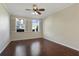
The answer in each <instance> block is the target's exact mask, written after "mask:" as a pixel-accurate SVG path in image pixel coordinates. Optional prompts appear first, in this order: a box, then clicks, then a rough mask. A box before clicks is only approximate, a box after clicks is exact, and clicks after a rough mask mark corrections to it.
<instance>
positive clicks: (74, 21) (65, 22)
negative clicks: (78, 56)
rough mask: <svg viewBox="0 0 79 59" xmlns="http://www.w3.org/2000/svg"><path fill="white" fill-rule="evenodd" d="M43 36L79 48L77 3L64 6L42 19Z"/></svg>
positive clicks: (78, 12)
mask: <svg viewBox="0 0 79 59" xmlns="http://www.w3.org/2000/svg"><path fill="white" fill-rule="evenodd" d="M43 31H44V32H43V33H44V38H46V39H48V40H50V41H54V42H57V43H59V44H63V45H65V46H68V47H71V48H73V49H76V50H79V5H74V6H71V7H68V8H65V9H63V10H61V11H59V12H57V13H55V14H53V15H51V16H49V17H48V18H46V19H45V20H44V23H43Z"/></svg>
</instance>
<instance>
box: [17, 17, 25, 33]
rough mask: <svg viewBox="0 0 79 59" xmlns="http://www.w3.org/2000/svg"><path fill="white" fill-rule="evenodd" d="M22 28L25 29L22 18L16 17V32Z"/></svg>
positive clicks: (21, 30)
mask: <svg viewBox="0 0 79 59" xmlns="http://www.w3.org/2000/svg"><path fill="white" fill-rule="evenodd" d="M24 30H25V23H24V19H19V18H16V31H17V32H24Z"/></svg>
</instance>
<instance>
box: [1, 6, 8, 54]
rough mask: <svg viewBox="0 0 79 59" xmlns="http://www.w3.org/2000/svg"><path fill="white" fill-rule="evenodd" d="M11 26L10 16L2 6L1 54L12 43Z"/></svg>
mask: <svg viewBox="0 0 79 59" xmlns="http://www.w3.org/2000/svg"><path fill="white" fill-rule="evenodd" d="M9 25H10V24H9V14H8V12H7V11H6V10H5V8H4V7H3V6H2V5H1V4H0V53H1V52H2V51H3V50H4V49H5V47H6V46H7V45H8V44H9V42H10V40H9V39H10V36H9V33H10V32H9V31H10V29H9Z"/></svg>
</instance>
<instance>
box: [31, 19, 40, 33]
mask: <svg viewBox="0 0 79 59" xmlns="http://www.w3.org/2000/svg"><path fill="white" fill-rule="evenodd" d="M32 31H33V32H38V31H39V20H35V19H34V20H32Z"/></svg>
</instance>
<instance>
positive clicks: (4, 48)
mask: <svg viewBox="0 0 79 59" xmlns="http://www.w3.org/2000/svg"><path fill="white" fill-rule="evenodd" d="M10 42H11V41H8V42H7V43H6V44H5V46H4V47H3V49H2V50H1V51H0V54H1V53H2V52H3V51H4V50H5V48H6V47H7V46H8V45H9V44H10Z"/></svg>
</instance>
